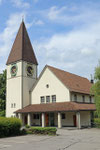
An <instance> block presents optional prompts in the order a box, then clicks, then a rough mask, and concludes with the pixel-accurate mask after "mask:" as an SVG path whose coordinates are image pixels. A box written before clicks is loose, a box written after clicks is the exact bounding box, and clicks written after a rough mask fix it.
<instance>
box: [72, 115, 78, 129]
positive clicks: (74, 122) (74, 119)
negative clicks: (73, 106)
mask: <svg viewBox="0 0 100 150" xmlns="http://www.w3.org/2000/svg"><path fill="white" fill-rule="evenodd" d="M73 124H74V127H76V126H77V122H76V115H73Z"/></svg>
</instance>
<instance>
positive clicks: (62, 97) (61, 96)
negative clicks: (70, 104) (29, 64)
mask: <svg viewBox="0 0 100 150" xmlns="http://www.w3.org/2000/svg"><path fill="white" fill-rule="evenodd" d="M47 84H48V85H49V88H47V87H46V85H47ZM31 94H32V95H31V97H32V99H31V100H32V104H39V103H40V97H41V96H45V97H46V96H52V95H56V102H65V101H70V94H69V90H68V89H67V88H66V87H65V86H64V85H63V83H62V82H61V81H60V80H59V79H58V78H57V77H56V76H55V75H54V74H53V73H52V72H51V71H50V70H49V69H48V68H46V70H45V71H44V73H43V74H42V77H41V78H40V80H39V81H38V83H37V85H36V86H35V88H34V89H33V91H32V93H31ZM45 101H46V100H45Z"/></svg>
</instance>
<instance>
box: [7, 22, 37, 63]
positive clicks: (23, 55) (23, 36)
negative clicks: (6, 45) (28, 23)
mask: <svg viewBox="0 0 100 150" xmlns="http://www.w3.org/2000/svg"><path fill="white" fill-rule="evenodd" d="M20 60H23V61H27V62H29V63H32V64H36V65H38V62H37V59H36V56H35V53H34V51H33V48H32V45H31V42H30V39H29V36H28V33H27V30H26V27H25V24H24V22H23V21H22V23H21V25H20V28H19V31H18V33H17V36H16V39H15V41H14V44H13V46H12V49H11V52H10V55H9V57H8V60H7V63H6V64H7V65H8V64H11V63H14V62H16V61H20Z"/></svg>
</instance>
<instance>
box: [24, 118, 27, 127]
mask: <svg viewBox="0 0 100 150" xmlns="http://www.w3.org/2000/svg"><path fill="white" fill-rule="evenodd" d="M24 124H25V125H26V124H27V116H25V117H24Z"/></svg>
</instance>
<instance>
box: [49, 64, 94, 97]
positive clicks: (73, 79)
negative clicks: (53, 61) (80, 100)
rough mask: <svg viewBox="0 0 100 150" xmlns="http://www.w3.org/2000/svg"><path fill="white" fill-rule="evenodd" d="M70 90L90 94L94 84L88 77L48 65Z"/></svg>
mask: <svg viewBox="0 0 100 150" xmlns="http://www.w3.org/2000/svg"><path fill="white" fill-rule="evenodd" d="M47 67H48V68H49V69H50V70H51V71H52V72H53V73H54V74H55V75H56V77H57V78H58V79H59V80H61V82H62V83H63V84H64V85H65V86H66V87H68V88H69V89H70V91H74V92H79V93H84V94H90V90H91V87H92V84H91V83H90V81H89V80H88V79H87V78H84V77H80V76H78V75H75V74H72V73H69V72H66V71H63V70H60V69H57V68H54V67H51V66H47Z"/></svg>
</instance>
